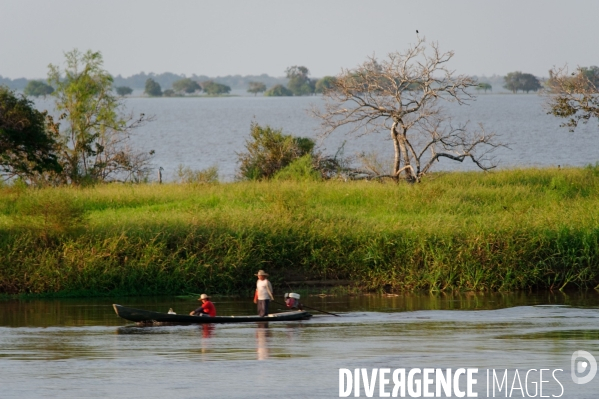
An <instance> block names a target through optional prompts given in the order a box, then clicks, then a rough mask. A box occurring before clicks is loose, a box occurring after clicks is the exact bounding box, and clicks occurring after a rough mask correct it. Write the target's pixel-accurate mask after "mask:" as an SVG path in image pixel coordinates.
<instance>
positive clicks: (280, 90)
mask: <svg viewBox="0 0 599 399" xmlns="http://www.w3.org/2000/svg"><path fill="white" fill-rule="evenodd" d="M264 95H265V96H266V97H289V96H293V93H292V92H291V90H289V89H288V88H286V87H285V86H283V85H274V86H273V87H271V88H270V89H268V90H266V91H265V92H264Z"/></svg>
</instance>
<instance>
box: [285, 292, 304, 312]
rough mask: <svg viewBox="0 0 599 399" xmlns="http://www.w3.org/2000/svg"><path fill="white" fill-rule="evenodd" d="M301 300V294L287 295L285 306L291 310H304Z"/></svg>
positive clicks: (292, 293)
mask: <svg viewBox="0 0 599 399" xmlns="http://www.w3.org/2000/svg"><path fill="white" fill-rule="evenodd" d="M299 300H300V294H296V293H295V292H291V293H285V305H287V307H288V308H289V309H299V310H302V304H301V303H300V301H299Z"/></svg>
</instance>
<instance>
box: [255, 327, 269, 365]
mask: <svg viewBox="0 0 599 399" xmlns="http://www.w3.org/2000/svg"><path fill="white" fill-rule="evenodd" d="M271 337H272V331H270V329H269V327H268V323H256V353H257V354H258V360H266V359H268V358H269V354H270V350H269V347H268V346H269V344H270V338H271Z"/></svg>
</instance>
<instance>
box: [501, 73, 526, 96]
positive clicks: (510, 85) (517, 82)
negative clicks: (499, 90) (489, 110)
mask: <svg viewBox="0 0 599 399" xmlns="http://www.w3.org/2000/svg"><path fill="white" fill-rule="evenodd" d="M503 80H504V82H505V84H504V85H503V88H504V89H507V90H509V91H511V92H512V93H514V94H515V93H517V92H518V90H520V89H521V85H522V72H518V71H516V72H510V73H508V74H507V75H506V76H505V77H504V78H503Z"/></svg>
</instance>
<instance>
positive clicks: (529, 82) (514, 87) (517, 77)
mask: <svg viewBox="0 0 599 399" xmlns="http://www.w3.org/2000/svg"><path fill="white" fill-rule="evenodd" d="M503 79H504V82H505V84H504V86H503V87H504V88H505V89H507V90H510V91H511V92H512V93H514V94H515V93H517V92H518V90H522V91H525V92H527V93H528V92H529V91H537V90H539V89H540V88H541V83H540V82H539V79H537V78H536V77H535V76H534V75H532V74H530V73H522V72H520V71H516V72H510V73H508V74H507V75H506V76H505V77H504V78H503Z"/></svg>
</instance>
